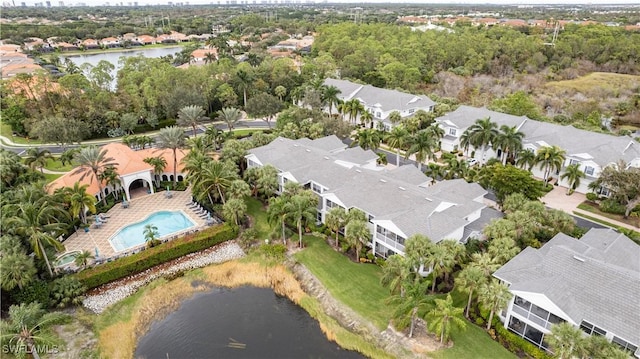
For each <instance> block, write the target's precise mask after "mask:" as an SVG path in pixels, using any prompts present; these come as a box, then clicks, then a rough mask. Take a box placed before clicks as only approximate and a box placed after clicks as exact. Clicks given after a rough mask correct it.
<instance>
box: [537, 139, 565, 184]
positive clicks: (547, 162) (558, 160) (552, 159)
mask: <svg viewBox="0 0 640 359" xmlns="http://www.w3.org/2000/svg"><path fill="white" fill-rule="evenodd" d="M566 153H567V152H566V151H565V150H563V149H561V148H560V147H558V146H543V147H540V148H539V149H538V153H537V154H536V164H538V165H540V169H541V170H542V169H544V185H545V186H546V185H547V183H549V176H551V171H554V170H555V171H560V168H561V167H562V164H563V163H564V159H565V154H566Z"/></svg>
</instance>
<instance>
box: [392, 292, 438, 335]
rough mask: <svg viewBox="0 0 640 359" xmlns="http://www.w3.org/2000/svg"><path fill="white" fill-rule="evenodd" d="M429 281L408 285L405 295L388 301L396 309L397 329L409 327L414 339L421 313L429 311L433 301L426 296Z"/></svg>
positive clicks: (394, 313)
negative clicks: (414, 330)
mask: <svg viewBox="0 0 640 359" xmlns="http://www.w3.org/2000/svg"><path fill="white" fill-rule="evenodd" d="M429 284H430V283H429V281H428V280H424V281H419V282H411V283H407V286H406V289H405V292H404V295H400V294H396V295H393V296H391V297H389V299H388V300H387V302H388V303H389V304H391V305H395V306H396V308H395V310H394V311H393V315H392V317H393V319H394V320H395V326H396V327H397V328H402V327H406V326H407V325H409V326H410V327H409V338H412V337H413V329H414V328H415V323H416V319H418V317H419V316H420V313H424V312H426V311H427V307H428V306H429V304H430V303H431V299H430V298H429V297H428V296H427V295H426V292H427V288H428V287H429Z"/></svg>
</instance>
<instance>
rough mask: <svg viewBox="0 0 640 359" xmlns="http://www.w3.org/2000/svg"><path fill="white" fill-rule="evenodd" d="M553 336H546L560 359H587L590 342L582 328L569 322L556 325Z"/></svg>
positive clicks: (552, 331) (553, 328)
mask: <svg viewBox="0 0 640 359" xmlns="http://www.w3.org/2000/svg"><path fill="white" fill-rule="evenodd" d="M550 334H551V335H545V338H546V339H547V340H548V342H549V345H550V346H551V348H552V349H553V351H554V353H555V357H556V358H559V359H571V358H576V357H577V358H585V357H586V356H585V354H586V352H587V346H588V341H587V338H586V337H585V335H584V333H583V332H582V330H580V328H578V327H574V326H573V325H571V324H570V323H569V322H562V323H559V324H554V325H553V326H552V327H551V333H550Z"/></svg>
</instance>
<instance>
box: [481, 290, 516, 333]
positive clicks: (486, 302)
mask: <svg viewBox="0 0 640 359" xmlns="http://www.w3.org/2000/svg"><path fill="white" fill-rule="evenodd" d="M511 296H512V294H511V292H509V288H508V287H507V286H506V285H504V284H502V283H500V282H498V281H497V280H496V279H492V280H491V281H490V282H489V283H483V284H482V285H481V286H480V289H479V290H478V297H479V299H480V303H482V305H483V306H484V307H485V308H487V309H489V310H490V312H489V320H487V330H489V329H491V324H492V321H493V315H494V314H495V313H496V312H499V311H500V310H502V309H504V308H505V307H506V306H507V303H509V300H510V299H511Z"/></svg>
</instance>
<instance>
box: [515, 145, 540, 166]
mask: <svg viewBox="0 0 640 359" xmlns="http://www.w3.org/2000/svg"><path fill="white" fill-rule="evenodd" d="M516 165H517V166H518V167H520V168H526V169H527V171H531V169H532V168H533V166H535V165H536V154H535V152H533V151H531V150H521V151H519V152H518V157H517V159H516Z"/></svg>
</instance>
